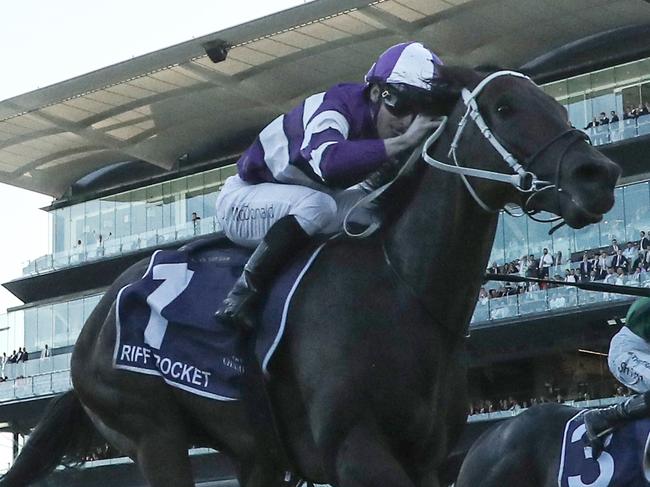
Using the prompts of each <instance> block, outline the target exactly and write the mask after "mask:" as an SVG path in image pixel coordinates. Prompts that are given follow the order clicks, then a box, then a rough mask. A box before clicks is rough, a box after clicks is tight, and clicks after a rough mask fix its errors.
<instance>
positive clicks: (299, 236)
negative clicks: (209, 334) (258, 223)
mask: <svg viewBox="0 0 650 487" xmlns="http://www.w3.org/2000/svg"><path fill="white" fill-rule="evenodd" d="M308 241H309V235H307V233H306V232H305V231H304V230H303V229H302V227H301V226H300V224H299V223H298V221H297V220H296V218H295V217H294V216H293V215H288V216H285V217H283V218H281V219H279V220H278V221H277V222H275V223H274V224H273V226H271V228H270V229H269V231H268V232H267V233H266V236H265V237H264V239H263V240H262V241H261V242H260V244H259V245H258V246H257V248H256V249H255V251H254V252H253V255H251V256H250V258H249V259H248V262H247V263H246V265H245V266H244V272H242V275H241V276H240V277H239V279H237V282H235V285H234V286H233V288H232V290H231V291H230V293H228V296H227V297H226V299H225V300H224V301H223V304H222V305H221V308H219V310H217V312H216V313H215V318H217V319H218V320H219V321H221V322H222V323H224V324H227V325H230V326H233V327H236V328H239V329H240V330H242V331H244V332H247V333H248V332H251V331H253V330H254V329H255V324H256V320H257V316H256V314H257V306H256V305H257V301H258V300H259V297H260V295H261V294H263V293H264V292H266V287H267V285H268V284H269V282H270V281H271V279H272V278H273V277H274V276H275V274H276V272H277V271H278V270H279V269H280V268H281V267H282V266H283V265H284V264H285V263H286V262H287V260H288V259H289V258H290V257H292V255H293V254H294V253H295V252H296V251H298V250H299V249H300V248H302V247H303V246H304V245H305V244H306V243H307V242H308Z"/></svg>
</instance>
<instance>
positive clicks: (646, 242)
mask: <svg viewBox="0 0 650 487" xmlns="http://www.w3.org/2000/svg"><path fill="white" fill-rule="evenodd" d="M649 250H650V239H649V238H648V237H647V236H646V233H645V232H643V231H642V232H641V233H640V238H639V240H638V241H630V242H627V244H626V245H625V246H622V245H620V244H619V243H618V241H617V240H616V239H612V243H611V245H610V246H609V247H607V248H605V249H593V250H587V251H584V252H583V253H582V254H577V255H576V254H574V259H575V260H572V259H569V260H568V261H567V262H564V261H563V258H562V252H557V253H556V254H555V255H551V254H550V253H549V251H548V249H546V248H545V249H543V250H542V254H541V256H539V257H536V256H535V255H534V254H530V255H527V256H523V257H521V258H520V259H516V260H513V261H512V262H507V263H505V264H503V265H498V264H497V263H496V262H494V263H492V265H491V266H490V267H489V268H488V269H487V272H488V273H491V274H518V275H520V276H524V277H534V278H542V279H548V280H551V281H558V282H593V281H600V282H605V283H607V284H616V285H638V284H640V283H643V282H644V281H646V280H647V278H650V275H647V273H648V272H649V271H650V251H649ZM646 275H647V276H646ZM556 286H558V285H556V284H554V283H553V282H550V283H541V284H537V283H526V284H519V285H515V284H513V283H508V282H506V283H503V284H502V285H499V287H494V288H490V287H482V288H481V290H480V292H479V303H482V304H485V302H486V301H487V300H488V299H491V298H500V297H503V296H510V295H513V294H520V293H524V292H526V291H539V290H540V289H548V288H552V287H556Z"/></svg>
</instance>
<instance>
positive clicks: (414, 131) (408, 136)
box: [402, 113, 442, 148]
mask: <svg viewBox="0 0 650 487" xmlns="http://www.w3.org/2000/svg"><path fill="white" fill-rule="evenodd" d="M441 123H442V122H441V121H440V120H438V119H434V118H432V117H430V116H428V115H423V114H421V113H420V114H418V115H416V116H415V118H414V119H413V121H412V122H411V125H409V128H407V129H406V132H404V134H403V135H402V137H404V139H405V141H406V144H407V146H408V147H409V148H413V147H415V146H417V145H418V144H419V143H420V142H421V141H422V139H424V138H425V137H426V136H427V135H431V133H433V131H434V130H435V129H437V128H438V127H439V126H440V124H441Z"/></svg>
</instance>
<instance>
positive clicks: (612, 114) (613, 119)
mask: <svg viewBox="0 0 650 487" xmlns="http://www.w3.org/2000/svg"><path fill="white" fill-rule="evenodd" d="M609 122H610V123H616V122H618V115H617V114H616V112H615V111H614V110H612V111H611V112H609Z"/></svg>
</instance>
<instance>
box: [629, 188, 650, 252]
mask: <svg viewBox="0 0 650 487" xmlns="http://www.w3.org/2000/svg"><path fill="white" fill-rule="evenodd" d="M649 189H650V188H649V185H648V183H647V182H645V183H640V184H633V185H631V186H626V187H624V188H623V197H624V200H625V230H626V237H627V240H632V241H634V240H638V239H639V238H640V237H639V232H640V231H641V230H643V231H644V232H646V233H648V232H649V231H650V191H649Z"/></svg>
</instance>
